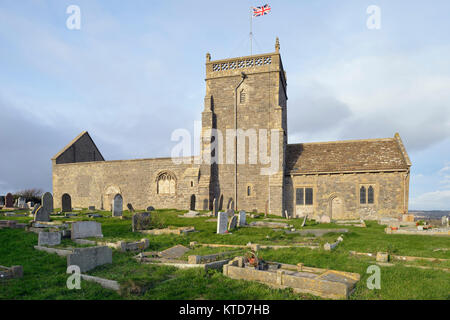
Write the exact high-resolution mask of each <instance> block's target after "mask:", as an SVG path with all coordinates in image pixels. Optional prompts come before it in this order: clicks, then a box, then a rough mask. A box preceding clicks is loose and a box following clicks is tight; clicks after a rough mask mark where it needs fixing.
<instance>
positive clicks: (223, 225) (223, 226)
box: [217, 212, 228, 234]
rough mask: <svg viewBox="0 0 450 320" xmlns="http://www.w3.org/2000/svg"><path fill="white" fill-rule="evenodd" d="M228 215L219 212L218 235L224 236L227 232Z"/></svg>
mask: <svg viewBox="0 0 450 320" xmlns="http://www.w3.org/2000/svg"><path fill="white" fill-rule="evenodd" d="M227 224H228V214H226V213H225V212H219V213H218V216H217V233H218V234H224V233H225V232H226V231H227Z"/></svg>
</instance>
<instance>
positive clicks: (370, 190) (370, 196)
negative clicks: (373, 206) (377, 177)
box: [367, 186, 375, 203]
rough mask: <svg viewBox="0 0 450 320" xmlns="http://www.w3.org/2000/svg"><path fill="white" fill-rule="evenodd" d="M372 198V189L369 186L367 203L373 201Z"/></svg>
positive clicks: (373, 197)
mask: <svg viewBox="0 0 450 320" xmlns="http://www.w3.org/2000/svg"><path fill="white" fill-rule="evenodd" d="M374 200H375V196H374V190H373V187H372V186H370V187H369V189H367V203H373V202H374Z"/></svg>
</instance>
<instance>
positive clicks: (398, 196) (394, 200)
mask: <svg viewBox="0 0 450 320" xmlns="http://www.w3.org/2000/svg"><path fill="white" fill-rule="evenodd" d="M407 176H408V175H407V173H406V172H386V173H383V172H380V173H353V174H322V175H302V176H293V177H286V179H285V182H286V194H285V202H286V209H287V210H288V214H289V215H294V216H297V217H302V216H304V215H305V214H308V215H309V217H310V218H319V217H320V216H321V215H328V216H330V217H331V219H337V220H339V219H360V218H362V219H368V220H372V219H377V218H379V217H397V216H399V215H400V214H402V213H403V212H404V211H405V210H406V211H407V210H408V202H407V197H408V188H409V183H408V181H407V179H408V178H407ZM405 177H406V182H405ZM361 185H372V186H373V187H374V189H375V199H374V200H375V201H374V204H360V203H359V190H360V186H361ZM298 187H311V188H313V190H314V191H313V197H314V200H313V205H312V206H296V205H295V189H296V188H298ZM405 189H406V190H405ZM336 197H338V198H340V199H341V201H342V205H343V210H342V212H341V213H339V215H338V216H334V217H333V214H332V201H333V199H334V198H336ZM405 200H406V201H405Z"/></svg>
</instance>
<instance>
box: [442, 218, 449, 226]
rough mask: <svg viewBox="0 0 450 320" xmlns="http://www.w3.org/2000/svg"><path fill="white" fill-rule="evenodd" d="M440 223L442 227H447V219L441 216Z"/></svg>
mask: <svg viewBox="0 0 450 320" xmlns="http://www.w3.org/2000/svg"><path fill="white" fill-rule="evenodd" d="M441 223H442V225H443V226H444V227H448V223H449V221H448V217H447V216H442V218H441Z"/></svg>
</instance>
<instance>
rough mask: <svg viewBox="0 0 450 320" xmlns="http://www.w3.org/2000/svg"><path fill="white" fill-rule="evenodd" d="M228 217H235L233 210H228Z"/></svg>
mask: <svg viewBox="0 0 450 320" xmlns="http://www.w3.org/2000/svg"><path fill="white" fill-rule="evenodd" d="M227 215H228V217H229V218H231V217H232V216H234V210H233V209H228V210H227Z"/></svg>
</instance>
